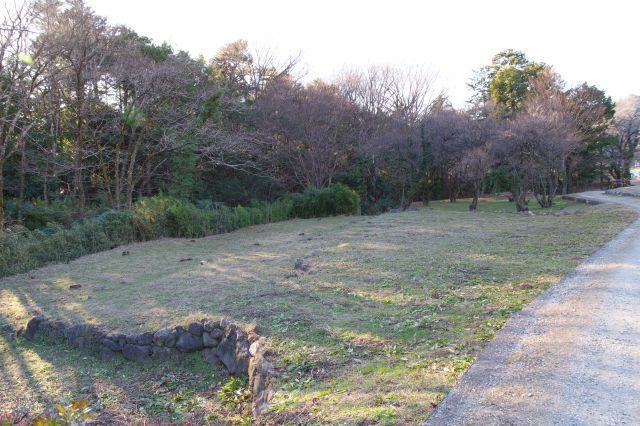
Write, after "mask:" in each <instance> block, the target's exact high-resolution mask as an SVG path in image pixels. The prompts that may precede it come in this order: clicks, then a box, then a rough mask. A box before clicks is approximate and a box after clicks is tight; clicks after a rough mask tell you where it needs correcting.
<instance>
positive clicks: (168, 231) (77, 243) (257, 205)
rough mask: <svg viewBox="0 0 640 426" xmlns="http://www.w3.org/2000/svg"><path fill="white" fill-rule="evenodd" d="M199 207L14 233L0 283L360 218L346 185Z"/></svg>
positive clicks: (156, 209)
mask: <svg viewBox="0 0 640 426" xmlns="http://www.w3.org/2000/svg"><path fill="white" fill-rule="evenodd" d="M200 206H201V207H199V206H196V205H194V204H191V203H189V202H187V201H183V200H179V199H176V198H172V197H167V196H164V195H158V196H155V197H149V198H143V199H140V200H138V201H137V202H136V203H135V204H134V206H133V208H132V209H131V210H130V211H106V212H103V213H101V214H99V215H98V216H95V217H93V218H91V219H87V220H84V221H79V222H76V223H74V224H72V225H71V226H70V227H68V228H65V227H63V225H62V224H61V223H60V222H48V223H46V224H45V226H43V227H41V228H40V229H35V230H30V229H28V228H26V227H24V226H15V227H12V228H10V229H8V230H7V231H6V232H5V233H4V234H3V235H2V236H0V277H2V276H7V275H11V274H16V273H21V272H26V271H29V270H31V269H34V268H38V267H41V266H43V265H46V264H47V263H51V262H68V261H69V260H72V259H76V258H78V257H81V256H84V255H87V254H91V253H96V252H99V251H103V250H109V249H112V248H114V247H116V246H118V245H123V244H128V243H131V242H134V241H146V240H152V239H157V238H162V237H175V238H194V237H203V236H205V235H212V234H220V233H224V232H231V231H234V230H236V229H239V228H244V227H246V226H252V225H259V224H263V223H270V222H279V221H283V220H287V219H290V218H292V217H301V218H309V217H321V216H335V215H340V214H358V213H359V208H360V206H359V198H358V195H357V194H356V193H355V192H354V191H353V190H351V189H349V188H348V187H346V186H344V185H341V184H336V185H333V186H331V187H329V188H324V189H315V188H314V189H309V190H307V191H305V192H304V193H303V194H294V195H292V196H290V197H286V198H283V199H279V200H276V201H275V202H273V203H265V202H255V201H254V202H253V203H252V205H251V206H249V207H244V206H236V207H227V206H224V205H219V204H216V203H200Z"/></svg>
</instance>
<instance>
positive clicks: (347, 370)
mask: <svg viewBox="0 0 640 426" xmlns="http://www.w3.org/2000/svg"><path fill="white" fill-rule="evenodd" d="M532 207H533V206H532ZM479 209H480V211H478V212H476V213H470V212H468V211H467V205H466V203H463V202H460V203H455V204H451V203H446V202H438V203H432V204H431V205H430V206H429V207H425V208H421V209H419V210H417V211H409V212H404V213H392V214H385V215H381V216H376V217H335V218H324V219H321V220H318V219H308V220H293V221H288V222H283V223H277V224H271V225H266V226H257V227H252V228H247V229H242V230H239V231H236V232H234V233H231V234H224V235H216V236H213V237H207V238H203V239H197V240H194V241H191V240H188V239H187V240H184V239H165V240H159V241H154V242H147V243H141V244H133V245H131V246H128V247H126V249H127V250H129V251H130V253H131V254H130V255H129V256H122V255H121V252H122V250H123V248H119V249H117V250H112V251H107V252H103V253H98V254H95V255H91V256H86V257H83V258H81V259H78V260H76V261H72V262H70V263H69V264H61V265H52V266H49V267H46V268H43V269H40V270H37V271H33V272H32V273H30V274H23V275H19V276H14V277H9V278H5V279H2V280H0V303H1V306H2V307H3V309H2V319H1V321H3V322H4V323H6V324H10V325H11V326H21V325H24V324H25V322H26V320H27V319H28V318H29V316H31V315H33V314H34V313H36V312H39V313H44V314H45V315H48V316H52V317H57V318H63V319H66V320H70V321H87V322H93V323H100V324H104V325H106V326H108V327H113V328H118V329H126V330H135V329H153V328H159V327H162V326H166V325H172V324H176V323H177V322H186V321H188V320H190V319H197V318H201V317H203V316H209V317H215V316H218V315H225V316H227V317H229V318H231V319H233V320H236V321H239V322H243V323H247V324H248V323H250V322H252V321H256V322H257V323H258V324H259V331H260V333H262V334H264V335H266V336H267V337H268V338H269V340H270V341H271V344H272V347H273V348H274V350H275V352H276V354H277V357H278V359H279V362H280V367H281V370H282V374H281V378H280V379H279V383H278V385H279V390H278V392H277V394H276V397H275V398H274V400H273V406H272V408H271V410H270V412H269V413H268V414H267V415H266V416H265V417H264V418H261V419H258V420H257V421H256V423H258V424H416V423H418V422H419V421H421V420H423V419H424V418H426V417H427V416H428V414H429V413H430V411H431V410H432V409H433V407H434V406H435V405H437V403H438V402H439V401H440V400H441V399H442V398H443V396H444V395H445V394H446V392H447V391H448V390H449V389H450V388H451V386H452V385H453V384H454V383H455V381H456V379H457V378H458V377H459V376H460V375H461V374H462V373H463V372H464V371H465V370H466V368H468V366H469V365H470V364H471V362H472V361H473V359H474V357H475V355H476V354H477V352H478V351H479V350H480V349H481V348H482V347H483V346H484V344H485V343H486V342H487V341H488V340H490V339H491V338H492V336H493V335H494V333H495V332H496V331H497V330H498V329H499V328H500V327H501V326H502V325H503V324H504V322H505V321H506V320H507V318H508V317H509V316H510V315H511V314H512V313H514V312H516V311H518V310H520V309H521V308H522V307H523V306H525V305H526V304H527V303H528V302H530V301H531V300H533V299H534V298H535V297H536V296H537V295H538V294H540V292H542V291H543V290H544V289H546V288H547V287H548V286H549V285H551V284H552V283H554V282H556V281H557V280H558V279H559V278H560V277H561V276H562V275H563V274H564V273H566V272H567V271H568V270H570V269H571V268H573V267H574V266H576V265H577V264H578V263H579V262H580V261H581V260H582V259H584V258H585V257H586V256H588V255H589V254H591V253H592V252H594V251H595V250H596V249H597V248H598V247H600V246H601V245H602V244H603V243H604V242H606V241H607V240H609V239H610V238H611V237H612V236H613V235H615V234H616V233H617V232H619V231H620V230H621V229H623V228H624V227H625V226H626V225H627V224H629V223H630V222H631V221H632V220H634V219H635V217H636V216H635V213H633V212H630V211H628V210H624V209H622V208H621V207H616V206H595V207H584V206H582V205H581V206H578V205H575V204H572V203H568V202H561V203H559V205H558V206H557V207H556V208H555V209H554V210H553V211H552V212H548V211H545V212H544V215H542V214H541V213H543V212H540V211H535V215H533V216H531V215H529V214H514V213H512V211H513V205H512V204H510V203H508V202H506V201H496V200H483V201H482V202H481V203H480V205H479ZM558 210H561V212H558ZM553 212H557V213H555V214H548V213H553ZM187 258H190V259H191V260H187V261H180V260H181V259H187ZM296 258H303V259H304V262H305V264H306V265H307V266H308V268H309V270H308V272H306V273H302V272H298V273H297V274H296V273H294V264H295V260H296ZM71 284H81V285H82V288H81V289H80V290H75V291H74V290H69V285H71ZM190 363H191V364H189V363H187V364H186V365H185V364H184V363H177V364H168V365H155V364H152V365H142V366H141V365H136V364H130V363H124V362H122V361H114V362H112V363H104V362H101V361H99V360H97V359H94V358H92V357H90V356H87V355H82V354H78V353H75V352H74V351H73V350H70V349H68V348H65V347H62V346H53V347H50V346H47V345H44V344H41V343H37V342H36V343H31V342H26V341H24V340H22V339H20V338H19V339H18V340H16V341H12V342H9V341H2V340H0V369H1V372H2V374H0V406H1V407H3V408H4V409H5V411H7V412H8V411H11V410H14V411H15V410H19V409H20V408H21V407H24V406H25V404H26V405H28V406H29V407H30V409H31V411H32V412H37V411H38V410H41V409H44V407H45V406H46V405H47V404H49V403H50V402H51V401H53V400H58V399H63V398H87V399H88V400H89V401H90V402H91V403H92V404H94V406H95V407H96V410H98V411H99V412H100V413H101V418H102V419H106V420H110V421H118V422H123V423H126V422H132V421H141V420H142V419H156V420H158V419H160V420H162V419H169V420H173V421H193V422H200V423H202V422H207V421H208V422H211V423H213V424H216V423H221V424H225V423H224V422H230V423H236V424H242V423H243V422H244V423H247V422H248V421H249V420H248V419H247V418H246V417H245V416H246V411H242V410H243V409H246V407H229V406H228V405H227V406H223V405H222V404H221V403H220V401H218V399H217V398H216V396H215V391H216V389H217V386H218V383H219V382H220V381H221V380H223V379H222V378H221V373H220V372H216V371H214V370H210V369H209V368H208V367H206V366H205V365H203V364H201V362H200V361H198V360H196V359H192V360H191V361H190ZM194 366H196V367H195V368H194ZM166 377H171V378H173V379H171V380H167V379H166ZM166 383H174V385H172V386H173V387H167V385H166ZM105 392H107V393H106V395H108V398H107V401H108V402H105V400H104V399H105V398H104V395H105ZM176 398H177V400H178V402H179V404H177V402H176ZM172 401H173V402H172ZM176 404H177V405H176ZM190 404H191V405H190ZM150 407H152V409H150ZM0 412H1V411H0Z"/></svg>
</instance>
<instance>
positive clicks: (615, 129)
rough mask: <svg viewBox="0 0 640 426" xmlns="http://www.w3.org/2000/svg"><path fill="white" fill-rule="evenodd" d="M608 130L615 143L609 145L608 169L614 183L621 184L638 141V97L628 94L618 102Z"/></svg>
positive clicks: (639, 104) (639, 123) (639, 116)
mask: <svg viewBox="0 0 640 426" xmlns="http://www.w3.org/2000/svg"><path fill="white" fill-rule="evenodd" d="M610 132H611V134H612V135H613V136H614V137H615V143H613V144H612V145H611V146H610V147H609V152H608V156H609V158H610V165H609V171H610V173H611V176H612V177H613V179H614V180H615V181H616V184H617V185H623V184H624V178H625V174H626V173H627V172H628V170H629V167H630V165H631V160H633V155H634V154H635V151H636V149H637V147H638V142H639V141H640V97H638V96H630V97H628V98H627V99H623V100H622V101H620V102H618V104H617V105H616V113H615V116H614V118H613V121H612V123H611V127H610Z"/></svg>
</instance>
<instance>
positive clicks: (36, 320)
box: [24, 315, 45, 340]
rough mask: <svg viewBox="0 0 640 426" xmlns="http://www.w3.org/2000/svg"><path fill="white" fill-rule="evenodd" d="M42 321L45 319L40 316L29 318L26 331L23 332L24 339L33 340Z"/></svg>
mask: <svg viewBox="0 0 640 426" xmlns="http://www.w3.org/2000/svg"><path fill="white" fill-rule="evenodd" d="M44 320H45V319H44V317H43V316H42V315H38V316H35V317H33V318H31V319H30V320H29V322H28V323H27V330H26V331H25V332H24V337H26V338H27V339H29V340H32V339H34V338H35V337H36V333H37V332H38V327H40V323H41V322H42V321H44Z"/></svg>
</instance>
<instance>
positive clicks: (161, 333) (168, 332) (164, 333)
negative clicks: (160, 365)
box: [153, 327, 177, 346]
mask: <svg viewBox="0 0 640 426" xmlns="http://www.w3.org/2000/svg"><path fill="white" fill-rule="evenodd" d="M173 334H174V331H173V330H172V329H170V328H168V327H167V328H161V329H160V330H158V331H156V332H155V334H154V335H153V343H154V344H155V345H157V346H166V345H165V342H166V341H167V339H169V338H171V336H172V335H173ZM176 334H177V333H176ZM176 337H177V336H176ZM173 342H174V345H175V339H174V341H173Z"/></svg>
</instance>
